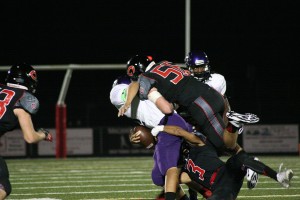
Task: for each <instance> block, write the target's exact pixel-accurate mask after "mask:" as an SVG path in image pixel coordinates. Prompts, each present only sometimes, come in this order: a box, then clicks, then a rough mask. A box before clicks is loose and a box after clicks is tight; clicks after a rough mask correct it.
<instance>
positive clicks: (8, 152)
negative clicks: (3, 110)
mask: <svg viewBox="0 0 300 200" xmlns="http://www.w3.org/2000/svg"><path fill="white" fill-rule="evenodd" d="M0 155H1V156H25V155H26V143H25V141H24V139H23V133H22V132H21V130H14V131H11V132H7V133H6V134H4V135H3V136H2V137H1V138H0Z"/></svg>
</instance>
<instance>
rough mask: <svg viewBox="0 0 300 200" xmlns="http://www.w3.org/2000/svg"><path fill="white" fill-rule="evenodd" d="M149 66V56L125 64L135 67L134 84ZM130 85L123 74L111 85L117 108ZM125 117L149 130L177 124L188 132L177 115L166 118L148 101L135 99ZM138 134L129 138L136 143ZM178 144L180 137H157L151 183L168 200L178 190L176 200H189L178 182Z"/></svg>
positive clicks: (183, 121)
mask: <svg viewBox="0 0 300 200" xmlns="http://www.w3.org/2000/svg"><path fill="white" fill-rule="evenodd" d="M137 60H138V62H137ZM149 64H154V61H153V59H152V58H151V57H148V56H137V57H134V58H132V59H130V60H129V61H128V63H127V67H131V66H133V65H134V67H135V74H134V75H133V76H132V77H131V79H132V80H134V81H135V80H137V79H136V78H137V77H138V74H140V73H141V72H140V71H139V70H140V69H143V68H144V66H148V65H149ZM130 82H131V80H130V77H129V76H127V75H126V76H121V77H119V78H118V79H116V80H115V81H114V83H113V87H112V90H111V92H110V101H111V103H112V104H113V105H115V107H116V108H118V109H119V108H120V107H121V106H123V105H124V103H125V101H126V98H127V90H128V87H129V83H130ZM124 115H125V116H127V117H129V118H132V119H137V120H139V121H140V123H141V124H144V125H145V126H146V127H148V128H153V127H155V126H157V125H158V124H168V125H177V126H180V127H182V128H183V129H185V130H188V125H187V123H186V122H185V120H184V119H183V118H182V117H181V116H180V115H178V114H176V113H173V114H171V115H167V116H166V115H165V114H163V113H162V112H161V111H160V110H159V109H158V108H157V107H156V106H155V104H154V103H152V102H151V101H149V100H145V101H141V100H140V99H139V98H138V97H136V98H135V99H134V100H133V103H132V106H131V107H130V108H129V109H128V110H127V111H126V112H125V113H124ZM139 134H140V133H139V132H137V133H135V134H133V135H131V138H130V140H131V141H132V142H134V143H138V142H139ZM181 143H182V139H181V138H180V137H177V136H172V135H169V134H167V133H162V134H160V135H159V136H158V137H157V143H156V145H155V150H154V155H153V159H154V167H153V169H152V181H153V183H154V184H155V185H157V186H162V187H164V193H165V197H166V199H169V198H170V197H168V196H169V195H176V191H177V190H178V188H179V193H177V195H178V198H179V199H182V200H187V199H188V197H187V196H186V195H185V194H184V192H183V190H182V189H181V187H180V186H179V182H178V177H179V173H180V168H178V167H177V166H178V162H179V159H180V147H181Z"/></svg>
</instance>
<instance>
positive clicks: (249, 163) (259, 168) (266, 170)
mask: <svg viewBox="0 0 300 200" xmlns="http://www.w3.org/2000/svg"><path fill="white" fill-rule="evenodd" d="M237 156H238V157H239V158H238V159H239V160H240V161H241V162H242V164H243V165H244V166H245V167H247V168H250V169H252V170H253V171H255V172H257V173H259V174H261V175H265V176H268V177H270V178H272V179H274V180H276V181H277V172H276V171H274V170H273V169H271V168H270V167H269V166H267V165H265V164H264V163H262V162H260V161H258V160H254V157H252V156H249V155H248V154H247V153H246V152H245V151H244V150H242V151H240V152H239V153H238V154H237Z"/></svg>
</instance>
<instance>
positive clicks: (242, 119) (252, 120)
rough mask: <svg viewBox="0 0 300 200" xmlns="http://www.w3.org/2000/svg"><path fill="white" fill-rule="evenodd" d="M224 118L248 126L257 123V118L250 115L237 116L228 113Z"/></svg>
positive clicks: (236, 114)
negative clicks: (247, 124)
mask: <svg viewBox="0 0 300 200" xmlns="http://www.w3.org/2000/svg"><path fill="white" fill-rule="evenodd" d="M226 117H227V118H228V119H229V121H235V122H243V123H249V124H252V123H256V122H258V121H259V117H257V116H256V115H254V114H251V113H245V114H239V113H236V112H234V111H229V112H227V113H226Z"/></svg>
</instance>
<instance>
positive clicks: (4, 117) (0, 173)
mask: <svg viewBox="0 0 300 200" xmlns="http://www.w3.org/2000/svg"><path fill="white" fill-rule="evenodd" d="M37 82H38V81H37V74H36V71H35V70H34V68H33V67H32V66H30V65H28V64H24V63H23V64H18V65H13V66H12V67H11V68H10V70H9V71H8V74H7V77H6V85H2V84H0V137H1V136H2V135H4V134H5V133H7V132H9V131H12V130H14V129H15V128H16V127H17V125H18V124H19V126H20V128H21V130H22V133H23V138H24V140H25V141H26V142H27V143H30V144H31V143H36V142H39V141H42V140H46V141H49V142H52V135H51V133H49V131H47V130H45V129H39V130H38V131H36V130H35V129H34V126H33V123H32V119H31V115H32V114H36V112H37V111H38V109H39V101H38V99H37V98H36V97H35V96H34V95H33V94H34V93H35V91H36V87H37ZM8 134H9V133H8ZM10 193H11V184H10V181H9V171H8V168H7V165H6V162H5V160H4V159H3V158H2V157H0V199H1V200H2V199H5V198H6V197H7V196H8V195H9V194H10Z"/></svg>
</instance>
